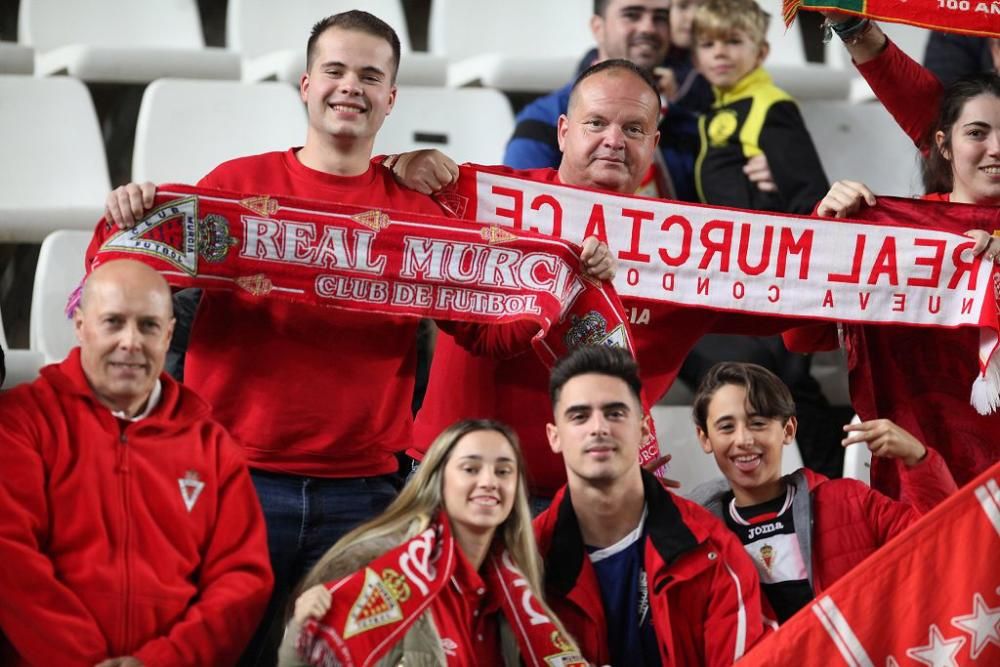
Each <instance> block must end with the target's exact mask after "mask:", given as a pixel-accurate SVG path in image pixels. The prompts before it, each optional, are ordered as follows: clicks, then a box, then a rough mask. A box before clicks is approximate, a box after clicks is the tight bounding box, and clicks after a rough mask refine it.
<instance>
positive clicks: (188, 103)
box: [132, 79, 307, 184]
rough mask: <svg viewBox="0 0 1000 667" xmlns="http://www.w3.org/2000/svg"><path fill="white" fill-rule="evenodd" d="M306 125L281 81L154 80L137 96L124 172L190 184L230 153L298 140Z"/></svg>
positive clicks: (293, 94)
mask: <svg viewBox="0 0 1000 667" xmlns="http://www.w3.org/2000/svg"><path fill="white" fill-rule="evenodd" d="M306 127H307V120H306V112H305V107H304V106H303V105H302V102H301V100H300V99H299V96H298V92H297V91H296V90H295V89H294V88H291V87H289V86H288V85H287V84H283V83H253V84H251V83H239V82H234V81H201V80H182V79H160V80H158V81H154V82H153V83H152V84H150V85H149V87H148V88H146V92H145V93H144V94H143V96H142V105H141V106H140V108H139V120H138V122H137V123H136V132H135V152H134V154H133V157H132V179H133V180H135V181H147V180H148V181H153V182H154V183H166V182H175V183H191V184H193V183H196V182H197V181H198V180H199V179H200V178H201V177H202V176H204V175H205V174H206V173H208V172H209V171H211V170H212V169H213V168H214V167H216V166H217V165H218V164H219V163H221V162H224V161H226V160H229V159H232V158H234V157H239V156H242V155H252V154H255V153H263V152H266V151H272V150H285V149H287V148H288V147H289V146H294V145H300V144H301V143H302V142H303V141H304V140H305V136H306Z"/></svg>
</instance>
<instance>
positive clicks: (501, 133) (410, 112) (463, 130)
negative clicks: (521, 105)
mask: <svg viewBox="0 0 1000 667" xmlns="http://www.w3.org/2000/svg"><path fill="white" fill-rule="evenodd" d="M513 131H514V113H513V111H512V110H511V108H510V102H508V101H507V98H506V97H504V95H503V94H502V93H500V92H498V91H496V90H491V89H487V88H462V89H457V90H456V89H451V88H431V87H426V86H400V87H399V95H398V96H397V98H396V106H395V107H394V108H393V110H392V113H390V114H389V117H388V118H386V120H385V125H383V126H382V130H381V131H380V132H379V133H378V136H377V137H376V138H375V153H376V154H378V153H402V152H405V151H410V150H416V149H419V148H437V149H439V150H441V151H442V152H444V153H445V154H446V155H448V156H449V157H451V158H452V159H454V160H455V161H456V162H459V163H462V162H476V163H479V164H500V163H501V162H502V161H503V151H504V146H505V145H506V143H507V139H508V138H509V137H510V135H511V133H512V132H513Z"/></svg>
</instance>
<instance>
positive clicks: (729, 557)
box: [534, 472, 764, 667]
mask: <svg viewBox="0 0 1000 667" xmlns="http://www.w3.org/2000/svg"><path fill="white" fill-rule="evenodd" d="M642 477H643V489H644V492H645V496H646V508H647V510H648V514H647V517H646V538H645V545H644V567H645V570H646V574H647V577H648V587H649V609H650V614H651V615H652V619H653V626H654V627H655V628H656V640H657V643H658V645H659V647H660V660H661V662H662V664H663V666H664V667H673V666H677V667H681V666H684V667H695V666H697V665H712V666H717V665H718V666H721V665H731V664H733V663H734V662H736V661H737V660H738V659H739V658H741V657H742V656H743V654H744V653H745V652H746V651H747V650H748V649H749V648H750V647H751V646H753V644H754V643H755V642H756V641H757V640H758V639H759V638H760V637H761V636H762V635H763V634H764V623H763V617H762V615H761V598H760V580H759V579H758V577H757V570H756V568H755V567H754V564H753V562H752V561H751V560H750V557H749V556H747V554H746V551H744V549H743V545H742V544H741V543H740V541H739V538H737V537H736V536H735V535H734V534H733V533H731V532H730V531H729V529H728V528H726V526H725V525H724V524H723V523H722V522H721V521H719V520H718V519H717V518H715V517H714V516H712V515H711V513H709V512H708V511H707V510H706V509H704V508H702V507H700V506H698V505H697V504H696V503H693V502H691V501H689V500H685V499H684V498H681V497H680V496H677V495H674V494H672V493H670V492H669V491H667V490H666V489H665V488H663V486H661V485H660V483H659V482H658V481H657V480H656V478H655V477H653V475H651V474H650V473H647V472H643V473H642ZM534 526H535V536H536V537H537V538H538V548H539V550H540V551H541V553H542V556H543V558H544V559H545V599H546V601H547V602H548V603H549V606H550V607H552V610H553V611H554V612H555V613H556V615H557V616H559V618H560V620H562V622H563V624H564V625H565V626H566V630H567V631H569V633H570V634H571V635H573V637H574V638H575V639H576V641H577V642H578V644H579V646H580V650H581V651H582V652H583V655H584V656H585V657H586V658H587V659H588V660H590V661H591V662H592V663H595V664H598V665H604V664H607V663H608V661H609V653H608V646H607V623H606V621H605V618H604V606H603V604H602V602H601V590H600V586H599V584H598V582H597V575H596V573H595V572H594V568H593V566H592V565H591V563H590V559H589V558H588V557H587V553H586V549H585V547H584V544H583V537H582V536H581V533H580V525H579V523H578V521H577V517H576V513H575V512H574V511H573V503H572V501H571V500H570V495H569V489H568V487H563V488H562V489H561V490H560V491H559V493H557V494H556V497H555V498H554V499H553V501H552V505H551V506H550V507H549V509H548V510H546V511H545V512H543V513H542V514H540V515H539V516H538V517H537V518H536V519H535V522H534Z"/></svg>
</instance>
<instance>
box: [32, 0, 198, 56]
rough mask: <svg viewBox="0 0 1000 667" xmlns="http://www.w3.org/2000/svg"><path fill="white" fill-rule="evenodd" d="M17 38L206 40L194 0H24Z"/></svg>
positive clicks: (153, 42)
mask: <svg viewBox="0 0 1000 667" xmlns="http://www.w3.org/2000/svg"><path fill="white" fill-rule="evenodd" d="M17 41H19V42H21V43H22V44H27V45H29V46H34V47H35V48H36V49H38V50H40V51H47V50H50V49H55V48H57V47H60V46H65V45H67V44H87V45H90V46H111V45H114V46H120V47H121V46H128V47H144V48H168V49H169V48H187V49H199V48H203V47H204V46H205V38H204V36H203V35H202V31H201V19H200V17H199V14H198V5H197V3H196V2H195V0H141V1H139V2H137V1H136V0H87V2H66V0H21V5H20V10H19V13H18V40H17Z"/></svg>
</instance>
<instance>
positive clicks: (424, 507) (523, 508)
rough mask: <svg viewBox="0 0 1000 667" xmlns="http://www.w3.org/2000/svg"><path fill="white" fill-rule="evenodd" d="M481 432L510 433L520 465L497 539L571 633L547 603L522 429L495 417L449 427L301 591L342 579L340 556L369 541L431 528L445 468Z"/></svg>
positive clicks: (308, 577) (327, 555)
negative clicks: (471, 436)
mask: <svg viewBox="0 0 1000 667" xmlns="http://www.w3.org/2000/svg"><path fill="white" fill-rule="evenodd" d="M478 431H494V432H496V433H499V434H500V435H502V436H504V438H506V440H507V442H509V443H510V446H511V449H513V450H514V460H515V463H516V466H517V492H516V494H515V497H514V505H513V507H512V508H511V511H510V515H509V516H508V517H507V518H506V519H505V520H504V521H503V523H501V524H500V526H498V527H497V530H496V533H494V536H493V540H494V542H496V541H497V540H499V541H500V543H501V544H502V546H503V547H504V548H506V549H507V551H508V553H509V554H510V558H511V561H513V563H514V565H516V566H517V568H518V569H519V570H520V571H521V573H522V574H523V575H524V578H525V579H526V580H527V582H528V586H529V587H530V588H531V592H532V593H534V595H535V597H536V598H537V599H538V601H539V603H540V604H541V605H542V606H543V607H544V609H545V612H546V613H547V614H548V615H549V618H551V619H552V621H553V623H555V624H556V627H557V628H558V629H559V631H560V632H561V633H562V634H563V636H564V637H567V638H570V635H569V634H568V633H567V632H566V629H565V628H564V627H563V625H562V623H561V622H560V621H559V619H558V618H557V617H556V615H555V614H554V613H553V612H552V610H551V609H550V608H549V606H548V604H546V603H545V598H544V596H543V591H544V586H543V581H542V571H543V566H542V558H541V556H540V555H539V553H538V545H537V544H536V543H535V533H534V530H533V529H532V527H531V509H530V507H529V505H528V485H527V480H526V478H525V477H526V476H525V467H524V456H523V455H522V454H521V446H520V444H519V442H518V439H517V434H516V433H514V431H513V430H512V429H511V428H510V427H509V426H507V425H506V424H503V423H501V422H498V421H494V420H492V419H467V420H463V421H460V422H458V423H456V424H453V425H451V426H449V427H448V428H446V429H445V430H444V431H443V432H442V433H441V435H439V436H438V437H437V438H436V439H435V440H434V442H433V443H432V444H431V446H430V448H429V449H428V450H427V453H426V454H425V455H424V459H423V461H421V463H420V467H419V468H417V471H416V472H415V473H414V475H413V477H412V479H410V481H409V482H407V484H406V486H404V487H403V490H402V491H400V493H399V495H398V496H396V499H395V500H394V501H393V502H392V503H391V504H390V505H389V507H387V508H386V510H385V512H383V513H382V514H381V515H379V516H377V517H376V518H374V519H372V520H371V521H368V522H367V523H364V524H362V525H360V526H358V527H357V528H355V529H354V530H352V531H351V532H349V533H347V534H346V535H344V536H343V537H342V538H340V540H338V541H337V543H336V544H334V545H333V546H332V547H330V549H329V550H328V551H327V552H326V553H325V554H323V556H322V557H321V558H320V559H319V561H317V562H316V565H314V566H313V568H312V570H310V571H309V574H307V575H306V577H305V579H303V581H302V584H301V585H300V587H299V590H300V591H305V590H308V589H309V588H312V587H313V586H315V585H318V584H322V583H324V582H327V581H332V580H334V579H338V578H340V577H342V576H344V575H343V574H342V572H343V567H341V565H342V564H341V563H339V561H340V560H341V559H342V558H344V557H345V556H347V555H348V552H354V551H356V550H358V549H359V548H360V549H363V546H364V543H366V542H369V541H377V540H384V539H385V538H387V537H392V536H396V535H398V536H399V542H398V544H402V543H403V542H404V541H406V540H408V539H410V538H412V537H414V536H415V535H417V534H419V533H420V532H421V531H423V530H425V529H426V528H427V526H428V525H430V523H431V521H432V520H433V519H434V517H435V516H436V515H437V513H438V512H439V511H441V510H443V509H444V495H443V494H444V488H443V487H444V469H445V466H446V465H447V463H448V461H449V459H450V458H451V454H452V452H453V451H454V449H455V446H456V445H457V444H458V442H459V441H460V440H461V439H462V438H464V437H465V436H467V435H469V434H470V433H475V432H478Z"/></svg>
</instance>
